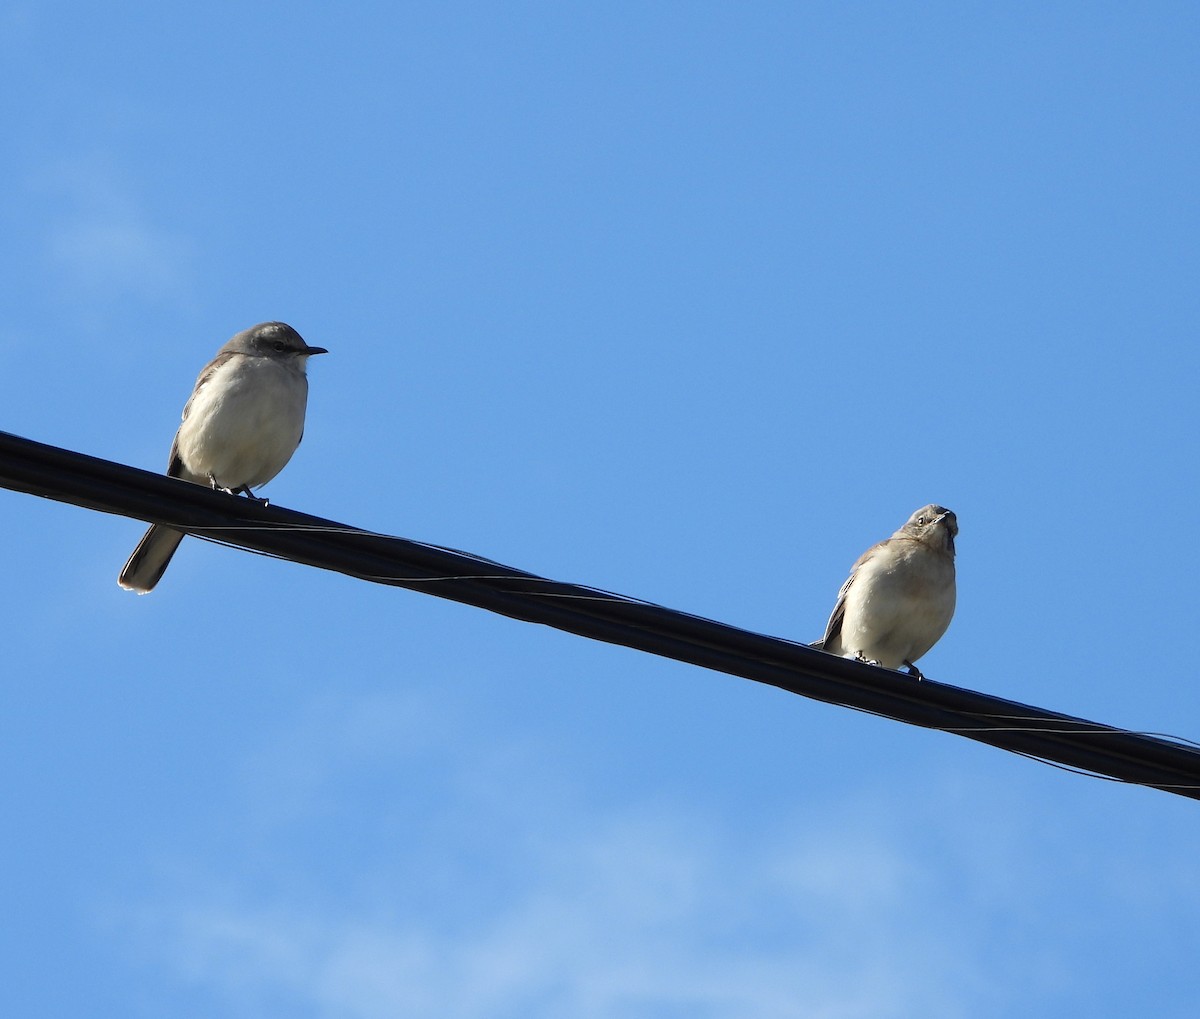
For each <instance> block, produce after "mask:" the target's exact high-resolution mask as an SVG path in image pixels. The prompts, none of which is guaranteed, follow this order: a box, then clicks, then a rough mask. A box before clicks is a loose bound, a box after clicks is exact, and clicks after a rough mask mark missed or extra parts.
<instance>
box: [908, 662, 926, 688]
mask: <svg viewBox="0 0 1200 1019" xmlns="http://www.w3.org/2000/svg"><path fill="white" fill-rule="evenodd" d="M904 664H905V665H907V666H908V674H909V675H910V676H912V677H913V678H914V679H915V680H916V681H917V682H918V683H919V682H921V680H923V679H924V678H925V675H924V673H922V672H921V670H920V669H918V668H917V667H916V666H915V665H913V663H912V662H905V663H904Z"/></svg>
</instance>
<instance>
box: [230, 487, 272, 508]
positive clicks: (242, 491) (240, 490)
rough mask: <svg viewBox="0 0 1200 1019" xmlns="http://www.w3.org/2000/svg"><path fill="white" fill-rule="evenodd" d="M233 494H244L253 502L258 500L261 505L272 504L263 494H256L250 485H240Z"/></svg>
mask: <svg viewBox="0 0 1200 1019" xmlns="http://www.w3.org/2000/svg"><path fill="white" fill-rule="evenodd" d="M233 494H234V495H244V496H245V497H246V498H247V499H249V500H250V501H251V502H256V503H258V504H259V505H260V506H267V505H269V504H270V500H269V499H264V498H262V497H261V496H258V495H255V494H254V493H253V492H251V491H250V486H249V485H240V486H239V487H237V488H235V489H234V490H233Z"/></svg>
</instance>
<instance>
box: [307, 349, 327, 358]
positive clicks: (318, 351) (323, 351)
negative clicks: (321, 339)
mask: <svg viewBox="0 0 1200 1019" xmlns="http://www.w3.org/2000/svg"><path fill="white" fill-rule="evenodd" d="M328 353H329V351H328V350H326V349H325V348H324V347H305V348H304V356H305V357H312V356H313V354H328Z"/></svg>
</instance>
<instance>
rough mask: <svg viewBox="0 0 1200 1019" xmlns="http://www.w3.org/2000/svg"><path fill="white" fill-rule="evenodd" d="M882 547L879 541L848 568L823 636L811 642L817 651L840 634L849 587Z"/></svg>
mask: <svg viewBox="0 0 1200 1019" xmlns="http://www.w3.org/2000/svg"><path fill="white" fill-rule="evenodd" d="M882 547H883V542H882V541H881V542H880V543H879V544H878V545H872V546H871V547H870V548H869V549H867V550H866V551H865V552H864V553H863V554H862V555H860V556H859V557H858V562H856V563H855V564H854V565H853V566H852V567H850V576H848V577H847V578H846V583H844V584H843V585H842V589H841V590H840V591H838V598H837V604H836V605H834V607H833V612H832V613H830V615H829V622H828V623H826V624H825V636H824V637H822V638H821V639H820V640H817V641H813V643H812V645H811V646H812V647H815V648H816V649H817V650H818V651H821V650H824V649H825V647H826V645H828V644H829V643H830V642H831V641H832V640H834V639H835V638H836V637H837V636H838V635H839V634H841V632H842V620H843V619H844V618H845V615H846V595H847V594H849V593H850V586H851V585H852V584H853V583H854V578H855V577H857V576H858V571H859V570H861V569H862V568H863V567H864V566H866V565H867V563H869V562H870V561H871V560H872V559H873V558H874V557H875V555H876V554H877V553H878V552H879V550H880V549H881V548H882Z"/></svg>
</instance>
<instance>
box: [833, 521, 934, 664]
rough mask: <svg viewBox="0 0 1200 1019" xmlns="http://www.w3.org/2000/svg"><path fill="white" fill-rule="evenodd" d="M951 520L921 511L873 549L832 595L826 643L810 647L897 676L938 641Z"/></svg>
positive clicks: (862, 557)
mask: <svg viewBox="0 0 1200 1019" xmlns="http://www.w3.org/2000/svg"><path fill="white" fill-rule="evenodd" d="M956 534H958V518H957V517H956V516H955V515H954V514H953V513H952V512H951V511H950V510H948V509H946V508H945V507H944V506H934V505H929V506H924V507H922V508H921V509H919V510H917V512H916V513H914V514H913V515H912V516H911V517H909V518H908V523H906V524H905V525H904V526H903V527H901V528H900V530H898V531H897V532H896V533H895V534H893V535H892V536H891V537H890V538H888V539H887V541H881V542H880V543H879V544H878V545H872V546H871V547H870V548H869V549H867V550H866V552H864V553H863V554H862V556H861V557H860V558H859V560H858V562H856V563H855V564H854V567H853V569H851V570H850V576H849V578H848V579H847V580H846V583H844V584H843V585H842V589H841V590H840V591H839V592H838V600H837V604H836V605H835V606H834V607H833V614H832V615H831V616H830V617H829V623H828V624H827V625H826V627H825V636H824V637H822V638H821V639H820V640H818V641H816V642H815V643H814V644H813V645H812V646H813V647H815V648H818V649H820V650H824V651H828V652H830V653H831V654H835V655H841V656H842V657H843V658H857V659H858V660H859V661H865V662H870V663H871V664H873V665H882V666H884V667H885V668H888V669H899V668H900V666H902V665H904V666H907V667H908V670H909V672H910V673H911V674H912V675H914V676H916V677H917V678H918V679H921V678H922V677H921V672H920V670H919V669H918V668H917V667H916V665H914V664H913V663H914V662H916V660H917V659H918V658H920V657H921V656H922V655H923V654H925V652H926V651H928V650H929V649H930V648H931V647H933V645H934V644H936V643H937V642H938V640H939V639H940V638H941V636H942V634H943V633H945V632H946V627H948V626H949V625H950V619H951V617H952V616H953V615H954V599H955V588H954V536H955V535H956Z"/></svg>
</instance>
